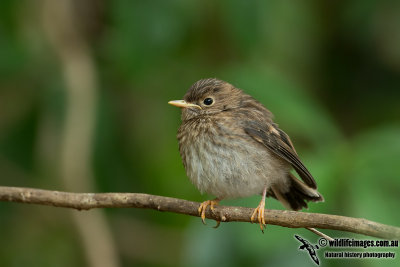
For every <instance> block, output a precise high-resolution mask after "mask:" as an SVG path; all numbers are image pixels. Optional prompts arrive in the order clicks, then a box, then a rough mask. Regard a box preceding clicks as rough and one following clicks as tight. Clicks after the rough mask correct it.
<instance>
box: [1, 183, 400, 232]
mask: <svg viewBox="0 0 400 267" xmlns="http://www.w3.org/2000/svg"><path fill="white" fill-rule="evenodd" d="M0 201H3V202H21V203H29V204H39V205H46V206H55V207H63V208H72V209H77V210H89V209H94V208H142V209H154V210H158V211H168V212H174V213H180V214H186V215H191V216H197V217H198V216H199V214H198V211H197V209H198V207H199V204H200V203H198V202H192V201H187V200H183V199H177V198H170V197H162V196H154V195H148V194H140V193H69V192H59V191H50V190H41V189H33V188H21V187H6V186H0ZM252 212H253V209H252V208H244V207H230V206H216V207H215V210H214V211H213V212H211V211H210V210H209V209H207V212H206V217H207V218H209V219H213V220H218V221H221V222H250V217H251V214H252ZM265 219H266V223H267V224H273V225H279V226H283V227H289V228H311V227H315V228H322V229H332V230H340V231H346V232H353V233H357V234H363V235H367V236H374V237H379V238H385V239H395V238H400V228H398V227H394V226H389V225H384V224H380V223H376V222H373V221H369V220H366V219H360V218H350V217H344V216H338V215H329V214H319V213H306V212H297V211H287V210H265Z"/></svg>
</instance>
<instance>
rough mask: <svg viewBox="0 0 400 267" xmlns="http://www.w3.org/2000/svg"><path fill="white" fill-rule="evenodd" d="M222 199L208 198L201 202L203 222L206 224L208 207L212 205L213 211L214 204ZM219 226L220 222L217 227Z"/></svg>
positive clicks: (200, 208) (200, 212)
mask: <svg viewBox="0 0 400 267" xmlns="http://www.w3.org/2000/svg"><path fill="white" fill-rule="evenodd" d="M220 201H221V199H219V198H216V199H214V200H206V201H204V202H203V203H201V204H200V207H199V209H198V211H199V215H200V217H201V220H202V221H203V224H206V222H205V219H206V210H207V207H208V206H210V209H211V211H214V206H216V205H218V204H219V202H220ZM218 226H219V222H218V224H217V226H216V227H218Z"/></svg>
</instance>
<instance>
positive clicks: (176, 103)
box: [168, 100, 201, 109]
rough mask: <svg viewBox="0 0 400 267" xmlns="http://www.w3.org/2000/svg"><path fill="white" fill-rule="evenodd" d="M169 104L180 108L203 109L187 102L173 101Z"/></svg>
mask: <svg viewBox="0 0 400 267" xmlns="http://www.w3.org/2000/svg"><path fill="white" fill-rule="evenodd" d="M168 104H170V105H173V106H175V107H179V108H198V109H201V107H200V106H199V105H196V104H192V103H188V102H186V101H185V100H172V101H169V102H168Z"/></svg>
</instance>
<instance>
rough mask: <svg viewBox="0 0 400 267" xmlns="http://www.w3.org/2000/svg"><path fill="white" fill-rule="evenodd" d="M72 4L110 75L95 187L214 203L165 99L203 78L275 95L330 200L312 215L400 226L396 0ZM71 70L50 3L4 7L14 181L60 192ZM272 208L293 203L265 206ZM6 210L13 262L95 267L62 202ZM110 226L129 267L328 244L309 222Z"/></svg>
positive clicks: (6, 172)
mask: <svg viewBox="0 0 400 267" xmlns="http://www.w3.org/2000/svg"><path fill="white" fill-rule="evenodd" d="M75 2H76V7H77V16H79V17H80V19H81V20H80V21H81V24H79V25H80V28H79V31H81V32H82V33H83V34H84V36H85V38H86V39H87V40H88V42H89V44H90V45H89V47H90V53H91V56H92V57H93V59H94V61H95V66H96V71H97V72H98V74H97V76H98V79H99V88H98V91H97V94H98V96H99V97H98V103H97V113H96V114H97V115H96V130H95V136H94V137H93V138H94V149H93V152H92V154H93V157H92V162H93V165H92V166H91V167H92V168H93V170H94V173H95V178H96V183H97V191H98V192H111V191H116V192H145V193H149V194H159V195H166V196H171V197H177V198H184V199H190V200H197V201H200V200H205V199H206V197H209V196H201V195H200V194H199V193H198V191H197V190H196V189H195V188H194V186H192V185H191V184H190V181H189V180H188V179H187V178H186V176H185V172H184V169H183V166H182V164H181V160H180V157H179V153H178V149H177V141H176V138H175V134H176V131H177V128H178V126H179V123H180V121H179V118H180V114H179V110H178V109H176V108H173V107H171V106H168V105H167V104H166V103H167V101H168V100H172V99H179V98H180V97H182V96H183V94H184V93H185V91H186V90H187V89H188V88H189V86H190V85H191V84H192V83H194V82H195V81H197V80H199V79H201V78H206V77H218V78H220V79H223V80H226V81H229V82H230V83H232V84H234V85H236V86H237V87H239V88H243V89H244V90H245V91H246V92H248V93H250V94H251V95H253V96H254V97H255V98H257V99H258V100H260V101H261V102H262V103H264V104H265V105H266V106H267V107H268V108H269V109H270V110H271V111H272V112H273V113H274V114H275V117H276V121H277V122H278V123H279V124H280V126H281V128H283V129H284V130H285V131H286V132H287V133H288V134H289V135H290V136H291V137H292V140H293V141H294V143H295V145H296V148H297V151H298V152H299V153H300V155H301V157H302V159H303V160H304V162H305V164H306V165H307V166H308V167H309V169H310V170H311V172H312V173H313V174H314V176H315V177H316V179H317V182H318V184H319V191H320V192H321V193H322V194H323V195H324V197H325V203H318V204H311V205H310V211H312V212H323V213H332V214H340V215H347V216H352V217H364V218H367V219H371V220H375V221H378V222H381V223H386V224H392V225H397V226H399V225H400V213H399V212H398V211H397V209H398V207H397V205H398V203H399V201H400V197H399V192H400V179H399V178H400V165H399V159H400V105H399V99H400V31H399V29H400V4H399V2H396V1H390V0H385V1H378V0H369V1H360V0H351V1H295V2H290V3H289V2H286V1H256V0H250V1H239V0H237V1H227V0H224V1H211V0H207V1H182V0H173V1H161V0H156V1H128V0H119V1H84V2H85V3H84V4H82V3H79V4H78V2H79V1H75ZM60 69H61V67H60V61H59V59H58V58H57V56H56V55H55V53H54V51H52V50H51V49H50V46H49V44H48V41H47V40H46V38H45V37H44V33H43V29H42V25H41V18H40V4H37V5H36V4H35V3H32V2H30V1H12V0H2V1H1V2H0V173H1V176H0V177H1V179H0V183H1V184H2V185H8V186H25V187H40V188H44V189H54V190H62V189H63V188H62V186H61V183H60V181H59V180H60V179H59V177H58V173H57V164H58V160H59V159H58V157H59V155H58V149H59V146H60V144H59V142H60V135H61V133H62V130H63V122H64V118H65V107H66V105H68V102H67V100H66V99H65V81H64V80H63V77H62V75H61V74H60V72H61V70H60ZM258 201H259V197H258V196H254V197H252V198H249V199H242V200H227V201H224V202H223V204H229V205H245V206H249V207H255V206H256V205H257V203H258ZM267 208H278V209H281V208H282V206H281V205H280V204H279V203H278V202H277V201H275V200H268V201H267ZM0 218H1V219H0V236H1V237H2V241H3V245H2V249H0V266H26V265H29V266H55V265H56V266H85V264H86V263H85V259H84V255H83V252H82V244H81V240H80V239H79V236H78V235H77V232H76V230H75V229H74V226H73V224H72V222H71V219H70V217H69V215H68V213H67V212H66V211H65V210H63V209H55V208H50V207H38V206H29V205H21V204H11V203H1V204H0ZM107 219H108V220H109V223H110V227H111V231H112V233H113V234H114V237H115V243H116V247H117V251H118V253H119V256H120V258H121V263H122V265H123V266H132V265H142V266H176V265H178V266H267V265H282V266H285V265H289V264H290V265H294V264H296V266H309V265H310V262H311V261H310V259H309V258H308V255H306V254H303V253H302V252H299V251H298V247H299V244H298V241H297V240H295V239H294V238H293V235H294V234H295V233H298V234H300V235H301V236H303V237H305V238H306V239H308V240H310V242H312V243H315V242H316V241H317V237H316V236H314V235H313V234H311V233H308V232H307V231H306V230H303V229H301V230H296V229H285V228H282V227H276V226H267V229H266V231H265V234H264V235H262V234H261V233H260V231H259V229H258V226H256V225H250V224H244V223H229V224H222V225H221V226H220V228H219V229H217V230H215V229H213V228H211V226H210V225H208V226H203V225H202V224H201V222H200V220H199V219H198V218H191V217H188V216H183V215H177V214H167V213H159V212H154V211H150V210H135V209H126V210H122V209H114V210H107ZM209 224H213V222H211V221H210V222H209ZM326 233H327V234H330V235H332V236H346V237H356V238H367V237H363V236H356V235H350V234H347V233H340V232H335V231H326ZM388 251H389V249H388ZM390 251H394V252H396V253H397V255H396V256H397V258H398V257H399V256H400V254H399V253H400V251H399V249H391V250H390ZM320 253H321V252H320ZM320 259H321V260H322V262H323V265H324V266H339V265H341V264H343V263H347V261H343V260H338V261H335V260H325V259H323V258H322V253H321V254H320ZM348 262H349V263H351V264H353V265H355V266H397V265H398V259H397V260H376V259H375V260H362V261H360V260H349V261H348Z"/></svg>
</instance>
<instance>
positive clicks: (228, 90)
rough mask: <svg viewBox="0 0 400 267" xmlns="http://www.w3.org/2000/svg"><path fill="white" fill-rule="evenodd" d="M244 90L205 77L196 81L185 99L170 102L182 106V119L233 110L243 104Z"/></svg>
mask: <svg viewBox="0 0 400 267" xmlns="http://www.w3.org/2000/svg"><path fill="white" fill-rule="evenodd" d="M243 95H244V94H243V92H242V91H241V90H239V89H237V88H235V87H234V86H233V85H231V84H229V83H227V82H224V81H221V80H218V79H215V78H210V79H203V80H199V81H197V82H196V83H194V84H193V85H192V86H191V87H190V88H189V90H188V91H187V92H186V94H185V96H184V99H183V100H173V101H169V102H168V103H169V104H171V105H174V106H177V107H180V108H182V121H186V120H190V119H192V118H195V117H198V116H204V115H213V114H214V115H215V114H218V113H221V112H226V111H231V110H234V109H236V108H238V107H239V106H240V105H241V101H242V98H243Z"/></svg>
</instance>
